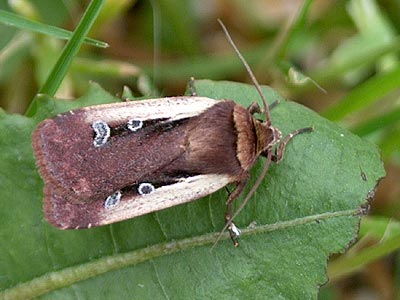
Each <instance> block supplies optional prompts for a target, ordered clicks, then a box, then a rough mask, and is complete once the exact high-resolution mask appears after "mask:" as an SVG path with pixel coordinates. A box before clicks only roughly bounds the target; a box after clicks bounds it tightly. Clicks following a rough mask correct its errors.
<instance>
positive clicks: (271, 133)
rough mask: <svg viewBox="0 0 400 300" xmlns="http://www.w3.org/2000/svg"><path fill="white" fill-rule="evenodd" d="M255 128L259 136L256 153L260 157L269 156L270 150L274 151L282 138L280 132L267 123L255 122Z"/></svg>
mask: <svg viewBox="0 0 400 300" xmlns="http://www.w3.org/2000/svg"><path fill="white" fill-rule="evenodd" d="M254 128H255V130H256V136H257V149H256V151H257V154H258V155H264V154H267V152H268V150H270V149H272V147H273V146H274V145H275V144H277V143H279V141H280V140H281V138H282V133H281V132H280V130H279V129H278V128H276V127H274V126H271V125H269V124H268V123H267V122H261V121H259V120H254Z"/></svg>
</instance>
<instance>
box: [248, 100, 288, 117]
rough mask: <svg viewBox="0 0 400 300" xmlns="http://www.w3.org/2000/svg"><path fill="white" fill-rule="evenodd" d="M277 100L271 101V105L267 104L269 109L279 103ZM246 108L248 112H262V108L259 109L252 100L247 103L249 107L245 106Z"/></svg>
mask: <svg viewBox="0 0 400 300" xmlns="http://www.w3.org/2000/svg"><path fill="white" fill-rule="evenodd" d="M279 102H280V101H279V100H275V101H274V102H272V104H271V105H269V109H270V110H271V109H273V108H275V107H276V106H277V105H278V104H279ZM247 110H248V111H249V113H250V114H252V115H254V114H256V113H257V114H261V113H262V112H263V110H262V109H261V107H260V105H259V104H258V103H257V102H253V103H251V104H250V105H249V107H247Z"/></svg>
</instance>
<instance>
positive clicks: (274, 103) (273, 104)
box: [269, 99, 281, 110]
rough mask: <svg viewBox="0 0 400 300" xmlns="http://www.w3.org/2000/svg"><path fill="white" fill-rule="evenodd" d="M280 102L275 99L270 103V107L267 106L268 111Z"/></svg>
mask: <svg viewBox="0 0 400 300" xmlns="http://www.w3.org/2000/svg"><path fill="white" fill-rule="evenodd" d="M280 102H281V101H280V100H279V99H276V100H275V101H274V102H272V103H271V105H269V109H270V110H271V109H274V108H275V107H277V106H278V104H279V103H280Z"/></svg>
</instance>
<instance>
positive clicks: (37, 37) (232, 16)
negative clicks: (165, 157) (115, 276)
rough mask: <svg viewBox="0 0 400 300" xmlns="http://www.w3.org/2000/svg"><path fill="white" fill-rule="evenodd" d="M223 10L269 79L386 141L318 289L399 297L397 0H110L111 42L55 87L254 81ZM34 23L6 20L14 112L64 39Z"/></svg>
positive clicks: (74, 9) (39, 15) (43, 18)
mask: <svg viewBox="0 0 400 300" xmlns="http://www.w3.org/2000/svg"><path fill="white" fill-rule="evenodd" d="M88 4H89V1H74V0H69V1H61V0H57V1H50V0H35V1H22V0H19V1H5V0H0V9H1V10H4V11H8V12H13V13H15V14H18V15H19V16H23V17H26V18H28V19H30V20H35V21H37V22H41V23H44V24H47V25H54V26H57V27H61V28H65V29H68V30H73V29H74V28H75V26H76V25H77V23H78V22H79V20H80V19H81V17H82V14H83V13H84V11H85V9H86V8H87V6H88ZM217 18H220V19H221V20H223V22H224V23H225V25H226V26H227V28H228V29H229V31H230V33H231V35H232V36H233V38H234V40H235V41H236V43H237V45H238V47H239V49H240V50H241V51H242V53H243V54H244V56H245V57H246V59H247V61H248V62H249V64H250V65H251V66H252V68H253V70H254V71H255V73H256V77H257V78H258V80H259V81H260V83H262V84H268V85H270V86H272V87H273V88H274V89H276V90H277V91H279V93H281V94H283V95H284V96H285V97H286V98H288V99H290V100H292V101H296V102H299V103H302V104H304V105H305V106H308V107H310V108H311V109H313V110H315V111H317V112H318V113H320V114H321V115H323V116H325V117H326V118H328V119H330V120H332V121H335V122H338V123H339V124H340V125H341V126H343V127H345V128H347V129H349V130H350V131H352V132H353V133H355V134H357V135H359V136H361V137H363V138H365V139H368V140H370V141H371V142H373V143H376V144H377V145H378V146H379V147H380V149H381V153H382V159H383V161H384V163H385V166H386V171H387V177H386V178H385V179H383V180H382V181H381V183H380V185H379V188H378V190H377V193H376V197H375V200H374V201H373V202H372V207H371V211H370V214H369V216H368V217H365V218H364V219H363V222H362V226H361V229H360V240H359V241H358V242H357V243H356V244H355V245H353V247H352V248H351V249H350V250H349V251H348V252H347V253H346V254H344V255H341V256H335V257H332V259H331V261H330V263H329V267H328V273H329V275H330V278H331V281H330V282H329V283H328V284H327V285H326V286H324V287H323V288H322V290H321V295H320V299H400V252H399V249H400V223H399V218H400V209H399V208H400V185H399V182H400V151H399V149H400V134H399V133H400V131H399V129H400V122H399V120H400V97H399V96H400V89H399V87H400V64H399V53H398V52H399V48H400V38H399V35H398V31H399V29H400V2H399V1H398V0H382V1H375V0H350V1H329V0H316V1H304V0H302V1H300V0H299V1H297V0H288V1H282V0H281V1H279V0H250V1H249V0H247V1H246V0H225V1H224V0H219V1H218V0H203V1H194V0H192V1H184V0H158V1H157V0H152V1H144V0H143V1H128V0H108V1H105V4H104V7H103V8H102V10H101V12H100V15H99V16H98V18H97V19H96V22H95V24H94V26H93V28H92V30H91V31H90V33H89V36H90V37H91V38H95V39H97V40H100V41H104V42H107V43H108V44H109V45H110V47H108V48H103V47H96V46H94V45H91V44H88V43H86V44H83V45H82V48H81V49H80V51H79V53H78V55H77V56H76V57H75V58H74V59H73V61H72V65H71V67H70V68H69V72H68V74H67V76H66V77H65V78H63V81H62V85H61V87H60V88H59V89H58V91H57V93H56V95H57V96H58V97H61V98H71V99H72V98H76V97H79V96H81V95H82V94H84V93H85V91H86V90H87V88H88V84H89V81H90V80H93V81H96V82H98V83H100V84H101V85H102V86H103V87H104V88H105V89H106V90H108V91H110V92H111V93H113V94H116V95H120V94H122V89H123V87H124V86H127V87H129V88H130V90H131V91H132V92H133V93H134V94H135V95H137V96H140V95H154V96H170V95H180V94H183V93H184V90H185V86H186V83H187V80H188V78H189V77H190V76H194V77H195V78H199V79H200V78H207V79H227V80H235V81H241V82H248V81H249V79H248V75H247V74H246V72H245V71H244V68H243V66H242V64H241V63H240V61H239V60H238V59H237V57H236V56H235V54H234V53H233V50H232V49H231V47H230V46H229V44H228V42H227V40H226V38H225V36H224V34H223V32H222V30H221V28H220V27H219V25H218V23H217V21H216V20H217ZM2 20H3V23H4V22H5V21H4V16H2ZM21 24H22V22H20V23H19V25H18V24H17V26H22V25H21ZM30 27H31V28H30ZM27 29H31V30H33V29H34V28H33V27H32V25H29V24H28V26H27V27H25V29H19V28H16V27H13V26H6V25H3V24H0V49H1V51H0V95H1V96H0V106H1V107H2V108H3V109H5V110H6V111H8V112H10V113H20V114H24V113H26V111H27V109H28V107H29V104H30V102H31V101H32V99H33V98H34V96H35V94H36V93H37V92H38V91H40V90H41V91H43V89H42V88H43V86H44V85H45V82H46V79H47V77H48V74H49V72H50V71H51V69H52V67H53V65H54V63H55V62H56V60H57V59H58V56H59V55H60V53H61V51H62V49H63V47H64V45H65V41H63V40H60V39H57V38H53V37H49V36H47V35H45V34H38V33H35V32H32V31H31V30H27ZM255 100H257V99H255ZM360 171H361V172H362V170H360ZM322 176H330V174H329V170H328V171H327V174H322Z"/></svg>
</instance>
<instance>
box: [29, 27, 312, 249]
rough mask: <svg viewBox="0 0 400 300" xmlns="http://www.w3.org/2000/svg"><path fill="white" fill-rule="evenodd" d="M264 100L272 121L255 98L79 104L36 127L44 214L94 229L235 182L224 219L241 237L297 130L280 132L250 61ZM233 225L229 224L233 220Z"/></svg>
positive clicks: (67, 224) (65, 225) (66, 225)
mask: <svg viewBox="0 0 400 300" xmlns="http://www.w3.org/2000/svg"><path fill="white" fill-rule="evenodd" d="M220 24H221V26H222V28H223V30H224V31H225V33H226V35H227V37H228V40H229V41H230V43H231V44H232V46H233V47H234V49H235V51H236V52H237V53H238V55H239V58H240V59H241V60H242V61H243V63H244V65H245V67H246V69H247V70H248V72H249V74H250V76H251V78H252V80H253V82H254V84H255V86H256V88H257V90H258V92H259V94H260V96H261V98H262V101H263V104H264V114H265V116H266V121H265V122H263V121H260V120H258V119H257V118H255V117H254V114H255V113H261V109H260V107H259V106H258V105H257V104H256V103H253V104H252V105H251V106H250V107H249V108H247V109H246V108H244V107H242V106H240V105H238V104H236V103H235V102H234V101H232V100H215V99H210V98H206V97H198V96H196V95H195V91H194V89H192V91H193V92H192V96H182V97H169V98H157V99H149V100H143V101H133V102H123V103H113V104H106V105H97V106H91V107H85V108H80V109H76V110H72V111H69V112H66V113H62V114H59V115H57V116H56V117H54V118H52V119H47V120H44V121H43V122H41V123H40V124H39V126H38V127H37V129H36V130H35V132H34V133H33V142H32V145H33V149H34V153H35V156H36V158H37V165H38V167H39V172H40V175H41V176H42V178H43V180H44V183H45V187H44V215H45V218H46V220H48V222H49V223H51V224H53V225H54V226H56V227H59V228H61V229H78V228H90V227H94V226H101V225H106V224H111V223H114V222H118V221H122V220H126V219H130V218H134V217H137V216H141V215H144V214H148V213H151V212H154V211H158V210H162V209H165V208H168V207H171V206H175V205H179V204H182V203H186V202H189V201H192V200H195V199H199V198H201V197H204V196H206V195H208V194H211V193H213V192H215V191H217V190H219V189H221V188H222V187H224V186H226V185H227V184H229V183H231V184H235V185H236V189H235V190H234V191H233V192H232V193H231V194H230V195H229V197H228V199H227V202H226V203H227V210H226V214H225V221H226V222H225V223H226V226H225V228H228V230H229V232H230V235H231V238H232V240H233V242H234V244H235V246H238V237H239V235H240V230H239V229H237V228H236V226H235V225H234V223H233V222H232V219H233V218H234V217H235V216H236V215H237V213H238V212H239V211H240V210H241V208H243V206H244V205H245V204H246V202H247V201H248V199H249V198H250V197H251V195H252V194H253V193H254V191H255V189H256V188H257V187H258V185H259V184H260V183H261V181H262V179H263V177H264V176H265V174H266V172H267V169H268V166H269V163H270V161H271V160H272V161H275V162H279V161H280V160H281V159H282V158H283V154H284V150H285V147H286V144H287V143H288V142H289V141H290V140H291V139H292V138H293V137H294V136H295V135H297V134H300V133H303V132H309V131H311V130H312V129H311V128H303V129H300V130H296V131H294V132H293V133H291V134H290V135H288V136H287V137H286V138H285V139H284V140H283V141H282V142H281V143H280V144H279V146H277V147H276V148H275V147H274V146H276V145H277V143H279V142H280V140H281V132H280V131H279V129H277V128H276V127H274V126H272V125H271V120H270V115H269V107H268V104H267V102H266V100H265V98H264V96H263V94H262V92H261V89H260V87H259V85H258V83H257V81H256V79H255V78H254V75H253V73H252V72H251V70H250V68H249V67H248V65H247V63H246V62H245V60H244V59H243V57H242V56H241V54H240V53H239V51H238V50H237V48H236V46H235V45H234V43H233V41H232V40H231V38H230V36H229V34H228V32H227V31H226V28H225V27H224V25H223V24H222V22H220ZM259 156H265V157H266V158H267V160H266V163H265V166H264V169H263V171H262V174H261V175H260V177H259V178H258V180H257V182H256V184H255V185H254V186H253V188H252V189H251V190H250V192H249V193H248V195H247V196H246V197H245V199H244V200H243V202H242V205H241V206H240V207H239V209H238V211H237V212H236V213H235V214H232V203H233V201H234V200H235V199H236V198H237V197H238V196H239V195H240V194H241V193H242V191H243V189H244V187H245V186H246V183H247V181H248V179H249V176H250V175H249V171H250V169H251V167H252V166H253V165H254V163H255V162H256V160H257V159H258V157H259ZM225 228H224V229H225Z"/></svg>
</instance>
